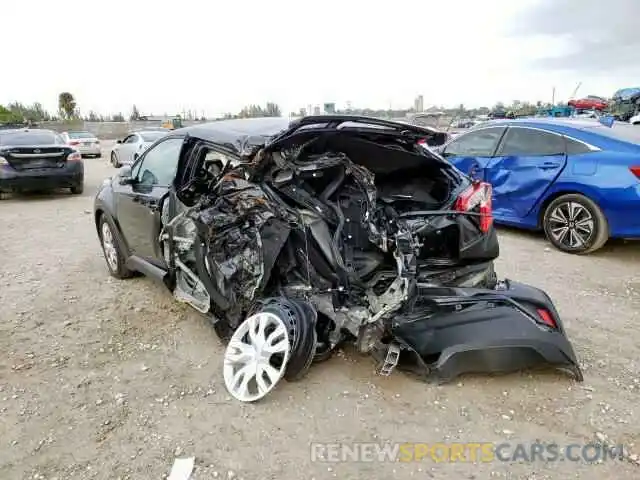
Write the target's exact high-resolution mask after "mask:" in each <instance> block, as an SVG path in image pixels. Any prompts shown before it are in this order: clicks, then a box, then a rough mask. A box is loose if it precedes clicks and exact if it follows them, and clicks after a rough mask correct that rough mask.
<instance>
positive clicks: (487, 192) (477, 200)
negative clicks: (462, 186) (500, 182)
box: [454, 182, 493, 233]
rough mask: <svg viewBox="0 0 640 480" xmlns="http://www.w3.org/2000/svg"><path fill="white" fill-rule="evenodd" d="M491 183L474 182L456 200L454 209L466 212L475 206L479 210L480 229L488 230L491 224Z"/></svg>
mask: <svg viewBox="0 0 640 480" xmlns="http://www.w3.org/2000/svg"><path fill="white" fill-rule="evenodd" d="M491 193H492V191H491V185H490V184H488V183H486V182H475V183H473V184H472V185H471V186H470V187H469V188H467V189H466V190H465V191H464V192H462V193H461V194H460V196H459V197H458V199H457V200H456V204H455V207H454V208H455V210H456V211H458V212H468V211H470V210H472V209H474V208H475V207H478V208H479V210H480V212H479V213H480V230H481V231H482V232H484V233H486V232H488V231H489V229H490V228H491V225H492V224H493V208H492V205H491Z"/></svg>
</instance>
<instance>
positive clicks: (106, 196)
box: [93, 179, 131, 257]
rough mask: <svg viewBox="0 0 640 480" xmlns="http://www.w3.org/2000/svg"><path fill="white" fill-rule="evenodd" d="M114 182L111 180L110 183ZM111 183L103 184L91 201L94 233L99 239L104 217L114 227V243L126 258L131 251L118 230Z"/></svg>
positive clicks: (120, 230) (119, 229) (118, 224)
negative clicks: (115, 242)
mask: <svg viewBox="0 0 640 480" xmlns="http://www.w3.org/2000/svg"><path fill="white" fill-rule="evenodd" d="M113 181H114V180H113V179H111V182H113ZM111 182H109V183H108V184H107V183H105V184H104V185H103V186H102V188H101V189H100V190H99V191H98V194H97V195H96V198H95V199H94V201H93V213H94V221H95V225H96V232H97V234H98V237H100V231H99V228H100V224H99V222H100V217H101V216H102V215H105V216H106V217H107V219H108V221H109V222H110V223H111V225H112V226H113V227H114V230H115V232H114V233H115V236H116V241H117V242H118V246H119V247H120V249H121V251H122V252H123V254H124V255H125V256H126V257H128V256H130V255H131V249H130V248H129V245H128V243H127V241H126V239H125V238H124V235H123V234H122V229H121V228H120V223H119V222H118V216H117V215H116V201H115V196H114V194H113V187H112V185H111Z"/></svg>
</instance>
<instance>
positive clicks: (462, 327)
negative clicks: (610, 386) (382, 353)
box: [391, 280, 583, 381]
mask: <svg viewBox="0 0 640 480" xmlns="http://www.w3.org/2000/svg"><path fill="white" fill-rule="evenodd" d="M443 290H448V291H443ZM419 305H420V306H419V307H415V308H414V311H413V312H412V313H407V314H401V315H398V316H397V317H396V318H394V319H393V324H392V326H391V331H392V333H393V336H394V337H395V338H396V339H397V341H398V343H400V345H401V346H403V347H404V348H405V350H409V351H411V352H413V353H414V354H416V355H417V356H418V357H419V358H418V363H419V364H421V365H423V366H426V367H427V370H428V374H429V375H431V376H434V377H436V378H437V379H439V380H441V381H449V380H451V379H453V378H455V377H456V376H458V375H460V374H462V373H467V372H468V373H472V372H473V373H479V372H486V373H494V372H495V373H497V372H510V371H515V370H521V369H528V368H532V367H536V366H541V365H548V366H553V367H556V368H559V369H561V370H565V371H568V372H570V373H571V374H573V376H574V377H575V379H576V380H577V381H582V380H583V375H582V371H581V369H580V366H579V364H578V361H577V359H576V355H575V353H574V351H573V347H572V346H571V343H570V342H569V339H568V338H567V336H566V332H565V330H564V327H563V325H562V321H561V320H560V317H559V315H558V312H557V311H556V309H555V306H554V305H553V302H552V301H551V299H550V298H549V296H548V295H547V294H546V293H545V292H543V291H542V290H540V289H537V288H535V287H532V286H529V285H525V284H523V283H518V282H512V281H508V280H507V281H506V282H504V283H503V284H501V285H499V286H498V289H496V290H489V289H478V288H451V289H438V292H437V295H430V294H429V292H425V293H424V294H423V295H422V296H421V301H420V304H419ZM400 366H401V365H400Z"/></svg>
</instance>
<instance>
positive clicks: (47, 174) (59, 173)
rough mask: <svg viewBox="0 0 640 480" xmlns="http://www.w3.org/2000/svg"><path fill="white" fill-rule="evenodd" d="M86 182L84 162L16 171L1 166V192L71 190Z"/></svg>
mask: <svg viewBox="0 0 640 480" xmlns="http://www.w3.org/2000/svg"><path fill="white" fill-rule="evenodd" d="M83 182H84V165H83V164H82V162H68V163H67V164H66V165H65V166H64V167H60V168H55V167H54V168H33V169H25V170H14V169H13V168H10V167H7V166H0V191H13V190H49V189H54V188H71V187H74V186H77V185H82V183H83Z"/></svg>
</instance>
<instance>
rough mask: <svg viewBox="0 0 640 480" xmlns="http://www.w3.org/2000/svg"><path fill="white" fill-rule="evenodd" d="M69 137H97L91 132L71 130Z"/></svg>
mask: <svg viewBox="0 0 640 480" xmlns="http://www.w3.org/2000/svg"><path fill="white" fill-rule="evenodd" d="M68 135H69V138H95V135H94V134H93V133H91V132H69V133H68Z"/></svg>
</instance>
